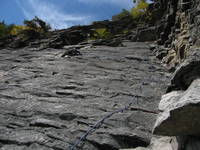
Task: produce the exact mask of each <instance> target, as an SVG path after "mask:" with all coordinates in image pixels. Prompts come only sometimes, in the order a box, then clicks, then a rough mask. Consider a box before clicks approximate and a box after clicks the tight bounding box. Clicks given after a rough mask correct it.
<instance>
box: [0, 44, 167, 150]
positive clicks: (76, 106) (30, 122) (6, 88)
mask: <svg viewBox="0 0 200 150" xmlns="http://www.w3.org/2000/svg"><path fill="white" fill-rule="evenodd" d="M123 44H124V45H125V47H115V48H113V47H106V46H99V47H94V48H89V47H88V48H84V49H79V50H80V52H81V54H82V55H81V56H74V57H60V54H63V53H64V52H65V49H51V48H49V49H43V50H39V51H38V50H37V49H34V48H24V49H18V50H8V49H1V50H0V53H1V55H0V149H1V150H18V149H19V150H21V149H22V150H23V149H25V150H47V149H48V150H66V149H68V147H69V146H71V145H72V144H74V142H75V140H77V139H78V138H80V136H81V135H82V134H84V133H85V132H86V131H87V130H88V129H89V128H90V127H91V126H92V125H93V124H94V123H96V122H97V121H98V120H100V119H101V118H102V117H104V116H105V115H107V114H108V113H110V112H112V111H115V110H118V109H120V108H122V107H124V106H125V105H127V104H128V103H130V102H132V103H133V107H142V108H146V109H149V110H154V109H157V104H158V102H159V100H160V96H161V95H162V94H163V93H164V89H165V88H166V85H167V84H166V83H167V82H168V80H169V79H168V76H169V74H167V73H166V72H165V70H164V69H163V68H162V67H161V65H160V63H159V62H158V61H157V60H156V58H155V57H154V56H153V54H152V52H151V51H150V50H149V46H148V45H146V44H144V43H131V42H126V43H123ZM155 119H156V115H154V114H148V113H144V112H139V111H132V110H129V111H125V112H123V113H118V114H116V115H114V116H113V117H112V118H109V119H108V120H106V121H105V123H104V124H103V125H102V128H100V129H98V130H97V131H95V132H94V133H93V134H92V135H89V136H88V137H87V139H86V141H85V144H84V146H83V149H85V150H106V149H107V150H108V149H109V150H117V149H120V148H131V147H138V146H147V145H148V144H149V142H150V139H151V136H152V134H151V130H152V127H153V124H154V121H155Z"/></svg>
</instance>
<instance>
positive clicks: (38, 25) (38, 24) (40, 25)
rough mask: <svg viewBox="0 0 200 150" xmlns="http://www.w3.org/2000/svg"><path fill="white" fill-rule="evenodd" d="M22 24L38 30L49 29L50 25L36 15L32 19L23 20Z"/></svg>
mask: <svg viewBox="0 0 200 150" xmlns="http://www.w3.org/2000/svg"><path fill="white" fill-rule="evenodd" d="M24 24H25V25H26V26H27V27H28V28H29V29H31V30H35V31H38V32H44V33H45V32H47V31H49V30H50V29H51V27H50V25H48V24H47V23H46V22H44V21H43V20H41V19H40V18H38V17H35V18H34V19H32V20H24Z"/></svg>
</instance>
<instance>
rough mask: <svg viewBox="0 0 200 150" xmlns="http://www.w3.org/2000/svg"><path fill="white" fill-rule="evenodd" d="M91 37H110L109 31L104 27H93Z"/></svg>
mask: <svg viewBox="0 0 200 150" xmlns="http://www.w3.org/2000/svg"><path fill="white" fill-rule="evenodd" d="M92 37H93V38H95V39H107V38H109V37H111V33H110V32H109V31H108V29H106V28H98V29H95V31H94V33H93V35H92Z"/></svg>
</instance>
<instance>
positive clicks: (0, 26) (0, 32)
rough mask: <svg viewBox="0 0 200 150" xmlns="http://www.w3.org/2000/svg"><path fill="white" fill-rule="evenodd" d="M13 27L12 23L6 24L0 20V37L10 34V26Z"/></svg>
mask: <svg viewBox="0 0 200 150" xmlns="http://www.w3.org/2000/svg"><path fill="white" fill-rule="evenodd" d="M13 27H14V25H12V24H11V25H6V24H5V23H4V22H3V21H2V22H0V37H1V38H2V37H6V36H9V35H10V31H11V30H12V28H13Z"/></svg>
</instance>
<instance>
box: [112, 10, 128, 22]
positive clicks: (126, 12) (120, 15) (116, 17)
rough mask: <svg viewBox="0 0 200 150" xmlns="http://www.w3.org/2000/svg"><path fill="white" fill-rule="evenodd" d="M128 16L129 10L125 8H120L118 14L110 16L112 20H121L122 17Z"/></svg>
mask: <svg viewBox="0 0 200 150" xmlns="http://www.w3.org/2000/svg"><path fill="white" fill-rule="evenodd" d="M127 16H130V12H129V11H128V10H126V9H122V12H120V13H119V14H117V15H115V16H112V20H113V21H115V20H121V19H122V18H124V17H127Z"/></svg>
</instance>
